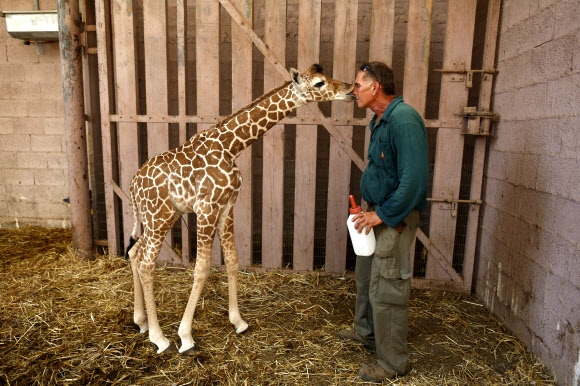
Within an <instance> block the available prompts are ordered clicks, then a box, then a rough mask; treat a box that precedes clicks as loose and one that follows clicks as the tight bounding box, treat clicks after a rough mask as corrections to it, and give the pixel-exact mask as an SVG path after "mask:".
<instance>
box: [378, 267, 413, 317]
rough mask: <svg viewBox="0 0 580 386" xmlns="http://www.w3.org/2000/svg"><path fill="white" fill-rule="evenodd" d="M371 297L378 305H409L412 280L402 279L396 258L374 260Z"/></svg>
mask: <svg viewBox="0 0 580 386" xmlns="http://www.w3.org/2000/svg"><path fill="white" fill-rule="evenodd" d="M369 292H370V296H371V298H372V300H373V302H375V303H376V304H393V305H401V306H404V305H407V304H408V303H409V297H410V294H411V279H401V269H400V266H399V263H398V261H397V259H396V258H389V259H374V260H373V267H372V278H371V285H370V289H369Z"/></svg>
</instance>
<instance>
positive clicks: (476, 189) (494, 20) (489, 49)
mask: <svg viewBox="0 0 580 386" xmlns="http://www.w3.org/2000/svg"><path fill="white" fill-rule="evenodd" d="M500 8H501V1H500V0H490V2H489V4H488V10H487V26H486V30H485V43H484V44H485V46H484V50H483V69H484V70H486V69H491V68H493V67H494V66H495V50H496V44H497V38H498V25H499V13H500ZM492 83H493V74H483V76H482V78H481V88H480V91H479V108H478V110H479V111H484V110H489V109H490V107H491V90H492ZM489 121H490V120H489V119H486V120H484V121H483V122H482V124H481V126H482V131H483V132H486V133H487V132H489ZM486 142H487V137H486V136H480V137H477V138H476V139H475V149H474V153H473V167H472V173H471V192H470V196H469V198H470V199H471V200H479V199H480V198H481V189H482V184H483V168H484V164H485V150H486ZM479 211H480V206H479V205H475V206H473V207H472V210H470V211H469V215H468V219H467V230H466V239H465V260H464V263H463V281H464V284H463V288H464V289H465V290H466V291H471V283H472V279H473V266H474V258H475V247H476V244H477V226H478V223H479Z"/></svg>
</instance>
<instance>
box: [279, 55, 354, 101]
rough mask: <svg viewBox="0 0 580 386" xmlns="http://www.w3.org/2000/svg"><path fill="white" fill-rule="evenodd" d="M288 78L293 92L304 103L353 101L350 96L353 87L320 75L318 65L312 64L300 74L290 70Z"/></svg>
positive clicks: (320, 69) (320, 71)
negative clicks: (290, 80)
mask: <svg viewBox="0 0 580 386" xmlns="http://www.w3.org/2000/svg"><path fill="white" fill-rule="evenodd" d="M290 76H291V77H292V84H293V86H294V91H295V92H296V94H297V95H298V97H299V98H300V99H302V100H304V101H305V102H326V101H346V102H352V101H353V100H354V95H353V94H351V92H352V90H353V88H354V86H353V85H352V84H350V83H344V82H341V81H338V80H336V79H332V78H331V77H328V76H326V75H324V74H322V67H321V66H320V65H319V64H313V65H312V66H310V68H308V69H307V70H306V71H305V72H303V73H302V74H301V73H300V72H298V71H297V70H295V69H294V68H291V69H290Z"/></svg>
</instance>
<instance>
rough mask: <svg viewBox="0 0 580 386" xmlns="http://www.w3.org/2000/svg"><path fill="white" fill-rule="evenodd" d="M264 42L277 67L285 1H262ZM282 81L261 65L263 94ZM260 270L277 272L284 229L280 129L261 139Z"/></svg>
mask: <svg viewBox="0 0 580 386" xmlns="http://www.w3.org/2000/svg"><path fill="white" fill-rule="evenodd" d="M265 14H266V16H265V19H266V21H265V23H266V31H265V36H264V42H265V43H266V45H268V47H270V49H271V50H272V53H273V54H274V55H275V56H276V57H277V58H278V61H279V63H285V61H286V1H285V0H282V1H274V0H266V11H265ZM282 81H283V79H282V78H281V77H280V75H279V74H278V72H277V71H276V70H275V69H274V68H273V67H272V66H271V65H270V64H269V63H267V62H265V63H264V92H268V91H270V90H271V89H273V88H274V87H277V86H279V85H280V83H281V82H282ZM262 138H263V149H264V150H263V157H264V158H263V195H262V267H264V268H280V267H281V266H282V253H283V244H282V241H283V227H284V219H283V214H284V125H275V126H274V127H272V128H271V129H270V130H269V131H268V132H267V133H266V134H265V135H264V136H263V137H262Z"/></svg>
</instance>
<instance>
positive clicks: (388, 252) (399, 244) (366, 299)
mask: <svg viewBox="0 0 580 386" xmlns="http://www.w3.org/2000/svg"><path fill="white" fill-rule="evenodd" d="M404 221H405V223H406V224H407V226H406V227H405V229H404V230H403V232H402V233H401V234H400V235H399V233H398V232H397V231H396V230H395V229H394V228H391V227H389V226H387V225H384V224H382V225H379V226H376V227H374V228H373V229H374V230H375V237H376V239H377V246H376V249H375V253H374V254H373V255H372V256H357V259H356V267H355V282H356V286H357V297H356V303H355V315H354V329H355V331H356V332H357V334H359V335H360V336H361V337H362V338H363V339H364V340H365V341H366V342H367V343H368V345H369V346H375V347H376V351H377V356H378V358H379V364H380V365H381V366H382V367H383V368H385V369H386V370H388V371H394V372H398V373H403V372H404V371H405V369H406V367H407V363H408V361H409V348H408V347H407V333H408V320H409V297H410V294H411V272H410V267H411V264H410V248H411V244H412V243H413V240H414V239H415V234H416V233H417V227H418V226H419V212H418V211H416V210H413V211H412V212H411V213H410V214H409V215H408V216H407V217H405V220H404Z"/></svg>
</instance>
